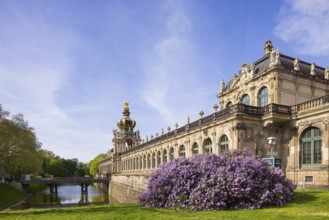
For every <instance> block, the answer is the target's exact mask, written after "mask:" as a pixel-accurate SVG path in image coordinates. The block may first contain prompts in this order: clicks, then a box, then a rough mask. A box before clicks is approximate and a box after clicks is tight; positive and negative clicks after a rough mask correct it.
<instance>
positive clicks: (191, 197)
mask: <svg viewBox="0 0 329 220" xmlns="http://www.w3.org/2000/svg"><path fill="white" fill-rule="evenodd" d="M294 189H295V185H294V184H293V183H292V181H291V180H289V179H287V178H286V176H285V174H284V172H283V171H282V170H281V169H278V168H272V167H268V166H267V165H266V164H265V163H264V162H262V161H261V160H260V159H259V158H256V157H255V156H254V155H253V153H252V152H251V151H250V150H249V149H244V150H234V151H231V152H226V153H225V154H224V155H215V154H199V155H194V156H192V157H190V158H184V157H180V158H178V159H175V160H173V161H169V162H167V163H165V164H163V165H161V166H160V167H159V169H157V170H156V171H155V172H153V173H152V174H151V176H150V179H149V183H148V188H147V191H146V192H145V193H144V194H143V195H141V196H140V197H138V201H139V203H140V204H142V205H144V206H147V207H156V208H169V209H189V210H217V209H222V208H233V209H257V208H262V207H264V206H273V205H279V206H282V205H284V204H285V203H286V202H288V201H289V200H291V199H292V198H293V195H294Z"/></svg>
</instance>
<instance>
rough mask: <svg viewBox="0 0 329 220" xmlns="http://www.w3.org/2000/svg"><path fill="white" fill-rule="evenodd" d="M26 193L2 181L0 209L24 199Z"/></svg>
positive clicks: (0, 186) (0, 184) (0, 185)
mask: <svg viewBox="0 0 329 220" xmlns="http://www.w3.org/2000/svg"><path fill="white" fill-rule="evenodd" d="M24 196H25V193H23V192H21V191H19V190H16V189H13V188H12V187H9V186H8V185H6V184H3V183H0V210H1V209H2V208H4V207H6V206H8V205H10V204H12V203H14V202H17V201H19V200H21V199H23V198H24Z"/></svg>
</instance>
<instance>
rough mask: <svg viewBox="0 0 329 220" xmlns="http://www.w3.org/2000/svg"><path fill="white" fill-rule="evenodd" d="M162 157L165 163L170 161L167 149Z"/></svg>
mask: <svg viewBox="0 0 329 220" xmlns="http://www.w3.org/2000/svg"><path fill="white" fill-rule="evenodd" d="M162 157H163V163H166V162H167V160H168V156H167V150H166V149H164V150H163V155H162Z"/></svg>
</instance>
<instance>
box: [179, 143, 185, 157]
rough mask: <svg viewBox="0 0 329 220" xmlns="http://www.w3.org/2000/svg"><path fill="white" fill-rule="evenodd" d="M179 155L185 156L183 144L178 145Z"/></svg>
mask: <svg viewBox="0 0 329 220" xmlns="http://www.w3.org/2000/svg"><path fill="white" fill-rule="evenodd" d="M179 156H180V157H185V156H186V153H185V146H184V145H181V146H179Z"/></svg>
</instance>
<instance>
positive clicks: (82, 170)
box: [76, 162, 89, 176]
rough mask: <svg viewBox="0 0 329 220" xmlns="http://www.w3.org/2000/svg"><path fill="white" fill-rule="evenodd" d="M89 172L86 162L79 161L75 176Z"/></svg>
mask: <svg viewBox="0 0 329 220" xmlns="http://www.w3.org/2000/svg"><path fill="white" fill-rule="evenodd" d="M88 174H89V169H88V166H87V164H85V163H82V162H79V163H78V169H77V171H76V176H85V175H88Z"/></svg>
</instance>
